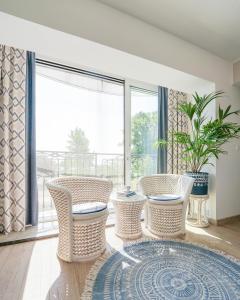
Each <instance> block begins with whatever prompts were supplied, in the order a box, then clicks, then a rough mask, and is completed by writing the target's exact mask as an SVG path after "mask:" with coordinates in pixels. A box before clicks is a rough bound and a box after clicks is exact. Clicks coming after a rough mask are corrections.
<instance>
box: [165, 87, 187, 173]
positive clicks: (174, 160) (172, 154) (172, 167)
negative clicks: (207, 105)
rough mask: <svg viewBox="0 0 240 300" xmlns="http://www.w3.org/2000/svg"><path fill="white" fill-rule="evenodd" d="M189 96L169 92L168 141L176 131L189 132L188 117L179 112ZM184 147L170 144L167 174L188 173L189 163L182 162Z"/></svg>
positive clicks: (177, 92)
mask: <svg viewBox="0 0 240 300" xmlns="http://www.w3.org/2000/svg"><path fill="white" fill-rule="evenodd" d="M188 97H189V96H188V94H185V93H183V92H179V91H175V90H171V89H169V90H168V132H169V136H168V139H171V133H172V132H176V131H183V132H187V131H188V121H187V119H186V117H185V116H184V115H183V114H182V113H181V112H179V111H178V106H179V104H180V103H181V102H183V101H186V100H187V99H188ZM182 155H183V147H182V146H181V145H179V144H176V143H169V146H168V149H167V172H168V173H172V174H182V173H184V172H185V171H187V163H186V162H184V161H183V160H182Z"/></svg>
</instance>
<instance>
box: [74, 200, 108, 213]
mask: <svg viewBox="0 0 240 300" xmlns="http://www.w3.org/2000/svg"><path fill="white" fill-rule="evenodd" d="M106 208H107V204H106V203H104V202H89V203H82V204H74V205H73V206H72V213H73V214H78V215H79V214H80V215H85V214H91V213H96V212H99V211H102V210H104V209H106Z"/></svg>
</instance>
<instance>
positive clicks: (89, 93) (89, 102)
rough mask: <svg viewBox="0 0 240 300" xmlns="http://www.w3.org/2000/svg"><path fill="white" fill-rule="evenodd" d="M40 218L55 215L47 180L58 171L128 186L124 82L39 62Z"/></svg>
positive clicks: (37, 113) (38, 156) (37, 117)
mask: <svg viewBox="0 0 240 300" xmlns="http://www.w3.org/2000/svg"><path fill="white" fill-rule="evenodd" d="M36 81H37V86H36V96H37V97H36V99H37V101H36V125H37V132H36V137H37V176H38V189H39V206H40V209H39V211H40V214H39V221H48V220H52V219H54V216H55V210H54V206H53V203H52V201H51V198H50V196H49V194H48V191H47V189H46V182H47V181H48V180H50V179H51V178H52V177H58V176H68V175H76V176H97V177H105V178H109V179H111V180H112V181H113V184H114V188H115V189H119V188H120V187H122V186H123V185H124V85H123V82H115V81H111V80H107V79H104V78H100V77H99V78H98V77H93V76H89V75H83V74H78V73H74V72H69V71H67V70H64V69H59V68H52V67H48V66H45V65H41V64H38V65H37V74H36Z"/></svg>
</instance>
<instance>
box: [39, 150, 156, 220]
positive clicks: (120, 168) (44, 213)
mask: <svg viewBox="0 0 240 300" xmlns="http://www.w3.org/2000/svg"><path fill="white" fill-rule="evenodd" d="M156 161H157V157H156V155H132V156H131V164H132V186H133V187H134V188H135V186H136V182H137V179H138V178H139V177H140V176H143V175H148V174H153V173H156V171H155V168H156ZM59 176H94V177H103V178H109V179H110V180H112V182H113V186H114V189H115V190H117V189H120V188H122V187H123V185H124V155H123V154H115V153H110V154H107V153H81V154H76V153H72V152H63V151H37V181H38V203H39V222H47V221H53V220H56V211H55V208H54V204H53V202H52V199H51V197H50V195H49V193H48V190H47V188H46V183H47V182H48V181H49V180H51V178H54V177H59Z"/></svg>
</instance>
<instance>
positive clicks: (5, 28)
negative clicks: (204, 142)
mask: <svg viewBox="0 0 240 300" xmlns="http://www.w3.org/2000/svg"><path fill="white" fill-rule="evenodd" d="M11 2H14V1H6V2H5V6H4V5H2V3H0V10H1V9H2V6H3V8H4V10H7V11H10V12H11V13H15V14H17V13H18V11H19V13H20V14H22V16H23V17H25V18H29V19H34V20H35V21H37V22H39V23H44V24H46V25H49V26H52V27H54V28H57V29H60V30H63V31H66V32H70V33H73V34H75V35H79V36H82V37H85V38H88V39H89V40H90V39H91V40H93V41H97V42H99V43H102V44H105V45H109V46H111V47H113V48H116V49H113V48H110V47H106V46H103V45H100V44H97V43H94V42H91V41H87V40H84V39H82V38H79V37H76V36H73V35H69V34H65V33H63V32H60V31H56V30H52V29H49V28H47V27H44V26H40V25H37V24H34V23H31V22H27V21H23V20H22V19H18V18H14V17H12V16H10V15H6V14H3V13H0V43H4V44H9V45H12V46H16V47H20V48H24V49H29V50H33V51H36V52H37V53H39V54H40V55H41V56H43V57H47V58H50V59H56V60H59V61H61V62H65V63H67V64H72V65H78V66H86V67H88V68H90V69H92V68H94V69H97V70H98V71H101V72H105V73H110V74H114V75H115V76H121V77H124V78H126V77H128V78H132V79H136V80H140V81H143V82H148V83H152V84H160V85H164V86H168V87H172V88H176V89H179V90H183V91H187V92H192V91H193V90H199V91H203V90H205V89H206V90H212V88H213V86H214V84H215V85H216V88H217V89H224V90H225V91H231V84H232V64H231V63H229V62H227V61H224V60H223V59H221V58H218V57H217V56H214V55H212V54H210V53H208V52H206V51H204V50H202V49H200V48H198V47H195V46H193V45H191V44H189V43H187V42H185V41H182V40H180V39H178V38H176V37H174V36H172V35H170V34H167V33H165V32H162V31H160V30H157V29H155V28H154V27H152V26H150V25H147V24H145V23H143V22H141V21H139V20H137V19H134V18H132V17H130V16H127V15H125V14H122V13H120V12H118V11H115V10H113V9H110V8H108V7H105V6H104V5H101V4H99V3H95V2H94V1H85V0H79V2H78V3H79V4H78V5H80V6H79V10H77V14H75V13H73V17H72V18H68V17H67V16H68V15H70V11H69V9H70V8H69V7H70V6H71V5H68V6H66V7H65V9H63V10H62V8H61V6H60V5H59V2H58V3H57V2H56V0H52V1H51V5H56V6H55V7H56V8H57V11H55V15H57V17H56V16H55V18H53V17H51V13H52V11H51V9H49V10H46V9H44V5H45V4H50V3H49V1H46V0H44V1H41V2H40V1H39V2H38V3H36V2H35V1H30V0H28V1H26V0H25V1H21V4H20V3H19V1H16V3H14V5H12V7H13V8H14V9H12V8H11V9H9V5H8V4H9V3H11ZM22 2H25V3H26V2H28V6H25V7H24V5H23V3H22ZM33 2H34V4H33ZM83 3H84V6H83ZM75 4H76V3H75ZM93 4H94V7H92V5H93ZM33 5H34V10H33ZM20 6H21V8H20ZM23 8H24V9H23ZM71 13H72V11H71ZM64 15H65V16H66V18H64V17H63V16H64ZM30 17H31V18H30ZM119 50H123V51H125V52H123V51H119ZM128 53H131V54H133V55H131V54H128ZM166 66H168V67H166ZM176 70H179V71H176ZM200 78H203V79H200ZM209 81H210V82H209ZM231 102H232V103H234V104H235V105H236V106H238V107H240V100H239V94H238V93H234V96H233V98H232V100H231ZM233 145H234V144H233ZM229 147H230V146H229ZM237 160H238V153H235V152H234V155H229V156H227V158H225V157H224V158H222V159H221V160H220V161H219V162H217V167H216V172H217V174H216V175H217V180H216V190H215V191H213V195H214V196H213V197H212V199H211V217H212V218H216V217H218V218H223V217H228V216H230V215H233V214H234V215H235V214H238V213H239V214H240V201H239V200H238V195H239V191H238V186H239V184H238V182H237V179H236V177H235V175H236V174H234V172H232V168H233V166H236V161H237ZM227 162H228V163H227ZM236 172H237V171H236ZM236 172H235V173H236ZM226 173H227V174H228V176H229V180H228V181H226V180H225V177H224V175H223V174H226ZM234 180H235V181H234ZM225 182H227V184H226V183H225ZM223 183H224V184H223ZM226 185H228V186H226ZM225 190H226V191H228V205H227V206H228V209H226V207H225V206H226V200H225V197H224V191H225ZM215 195H217V199H216V197H215ZM230 208H231V209H230Z"/></svg>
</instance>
